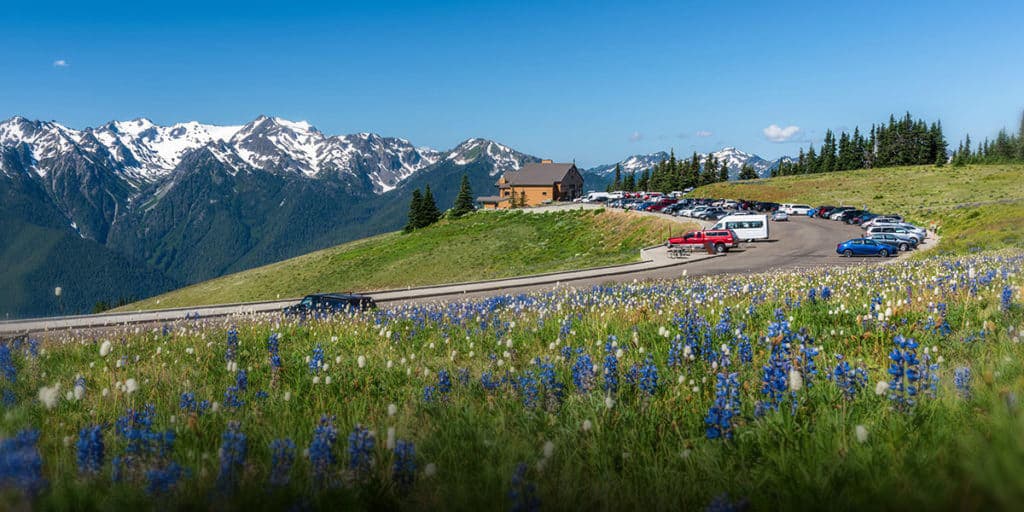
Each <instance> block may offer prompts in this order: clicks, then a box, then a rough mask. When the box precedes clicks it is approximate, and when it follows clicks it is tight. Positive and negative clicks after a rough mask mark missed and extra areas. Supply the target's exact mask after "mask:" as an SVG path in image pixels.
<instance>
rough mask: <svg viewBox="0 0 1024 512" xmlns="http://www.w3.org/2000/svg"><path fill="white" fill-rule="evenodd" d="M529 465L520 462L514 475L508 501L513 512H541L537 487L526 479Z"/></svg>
mask: <svg viewBox="0 0 1024 512" xmlns="http://www.w3.org/2000/svg"><path fill="white" fill-rule="evenodd" d="M526 470H527V465H526V463H525V462H520V463H519V465H517V466H516V470H515V472H513V473H512V482H511V485H510V486H509V491H508V499H509V501H510V502H511V506H510V507H509V508H510V510H512V512H533V511H536V510H540V497H539V496H537V485H536V484H534V483H533V482H531V481H529V480H527V479H526Z"/></svg>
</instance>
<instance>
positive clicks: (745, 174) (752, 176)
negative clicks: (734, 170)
mask: <svg viewBox="0 0 1024 512" xmlns="http://www.w3.org/2000/svg"><path fill="white" fill-rule="evenodd" d="M780 164H781V162H780ZM772 172H774V169H773V170H772ZM757 178H758V176H757V171H755V170H754V168H753V167H752V166H750V165H749V164H743V167H742V168H740V179H741V180H756V179H757Z"/></svg>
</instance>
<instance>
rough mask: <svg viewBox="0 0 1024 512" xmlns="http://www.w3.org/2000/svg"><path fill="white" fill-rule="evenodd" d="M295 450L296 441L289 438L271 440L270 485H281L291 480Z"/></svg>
mask: <svg viewBox="0 0 1024 512" xmlns="http://www.w3.org/2000/svg"><path fill="white" fill-rule="evenodd" d="M295 451H296V449H295V442H294V441H292V440H291V439H289V438H285V439H274V440H273V441H271V442H270V485H273V486H277V487H281V486H285V485H288V482H289V481H291V473H292V465H294V464H295Z"/></svg>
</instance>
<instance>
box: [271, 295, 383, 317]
mask: <svg viewBox="0 0 1024 512" xmlns="http://www.w3.org/2000/svg"><path fill="white" fill-rule="evenodd" d="M376 307H377V303H376V302H374V300H373V298H371V297H370V296H369V295H358V294H353V293H315V294H313V295H306V296H305V297H303V298H302V300H301V301H299V303H298V304H294V305H291V306H288V307H286V308H284V314H285V315H299V316H305V315H310V314H312V315H316V314H328V313H342V312H347V311H364V310H367V309H373V308H376Z"/></svg>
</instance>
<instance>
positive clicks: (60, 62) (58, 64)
mask: <svg viewBox="0 0 1024 512" xmlns="http://www.w3.org/2000/svg"><path fill="white" fill-rule="evenodd" d="M69 65H70V64H68V61H66V60H64V59H57V60H55V61H53V67H55V68H66V67H68V66H69Z"/></svg>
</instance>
